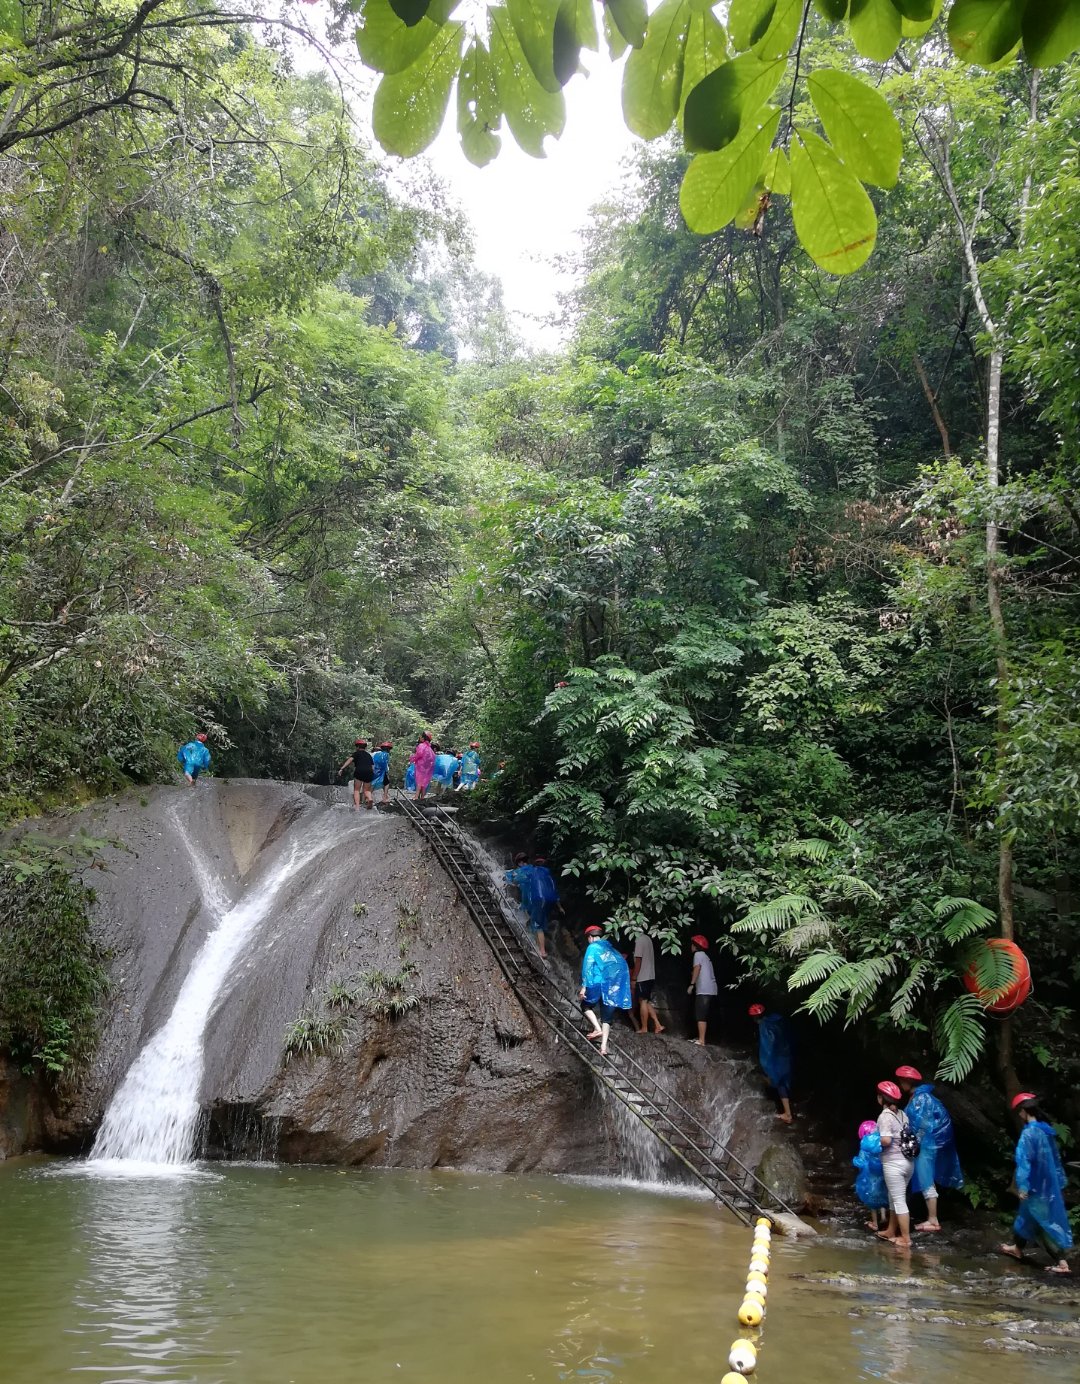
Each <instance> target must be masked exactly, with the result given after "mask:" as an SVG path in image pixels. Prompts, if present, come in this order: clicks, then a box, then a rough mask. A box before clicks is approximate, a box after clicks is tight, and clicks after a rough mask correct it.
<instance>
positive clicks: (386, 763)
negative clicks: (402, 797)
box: [371, 740, 394, 803]
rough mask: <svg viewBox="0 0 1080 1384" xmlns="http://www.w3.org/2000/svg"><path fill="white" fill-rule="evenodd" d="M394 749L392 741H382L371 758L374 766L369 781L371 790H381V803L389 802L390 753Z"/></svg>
mask: <svg viewBox="0 0 1080 1384" xmlns="http://www.w3.org/2000/svg"><path fill="white" fill-rule="evenodd" d="M393 748H394V742H393V741H392V740H384V741H383V742H382V744H381V745H380V746H379V748H378V749H377V750H376V751H375V753H374V754H373V755H372V756H371V758H372V760H373V762H374V764H375V777H374V778H373V779H372V780H371V787H372V790H374V789H376V788H381V789H382V801H383V802H384V803H388V802H389V801H390V751H391V750H392V749H393Z"/></svg>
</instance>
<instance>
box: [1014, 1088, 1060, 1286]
mask: <svg viewBox="0 0 1080 1384" xmlns="http://www.w3.org/2000/svg"><path fill="white" fill-rule="evenodd" d="M1012 1108H1013V1109H1014V1110H1015V1111H1016V1112H1017V1114H1018V1115H1019V1117H1020V1123H1021V1129H1020V1138H1019V1140H1018V1142H1017V1145H1016V1191H1017V1195H1018V1196H1019V1198H1020V1210H1019V1211H1018V1212H1017V1213H1016V1220H1015V1221H1013V1243H1012V1244H1011V1245H1002V1246H1001V1247H1000V1248H1001V1252H1002V1254H1007V1255H1008V1256H1009V1258H1010V1259H1020V1260H1022V1259H1023V1257H1024V1249H1025V1248H1026V1246H1027V1245H1028V1244H1029V1243H1030V1242H1031V1241H1033V1240H1034V1241H1036V1242H1037V1243H1038V1244H1040V1245H1042V1247H1043V1249H1044V1250H1045V1251H1046V1252H1047V1254H1048V1255H1049V1256H1050V1261H1051V1262H1050V1264H1049V1265H1048V1267H1047V1273H1053V1274H1068V1273H1071V1270H1070V1268H1069V1261H1068V1260H1067V1259H1066V1258H1065V1254H1066V1251H1067V1250H1070V1249H1072V1242H1073V1239H1072V1229H1071V1228H1070V1226H1069V1215H1068V1212H1067V1211H1066V1210H1065V1198H1064V1197H1063V1196H1062V1193H1063V1192H1064V1190H1065V1169H1064V1168H1063V1167H1062V1166H1061V1155H1060V1154H1059V1153H1058V1146H1057V1135H1056V1134H1055V1133H1054V1131H1053V1128H1052V1126H1051V1125H1050V1122H1049V1120H1047V1119H1046V1117H1045V1116H1044V1115H1043V1113H1042V1111H1041V1110H1040V1109H1039V1105H1038V1101H1037V1098H1036V1097H1035V1096H1034V1095H1033V1094H1032V1092H1030V1091H1023V1092H1021V1094H1020V1095H1018V1096H1016V1097H1015V1098H1014V1100H1013V1103H1012Z"/></svg>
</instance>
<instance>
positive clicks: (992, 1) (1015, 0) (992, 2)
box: [949, 0, 1024, 66]
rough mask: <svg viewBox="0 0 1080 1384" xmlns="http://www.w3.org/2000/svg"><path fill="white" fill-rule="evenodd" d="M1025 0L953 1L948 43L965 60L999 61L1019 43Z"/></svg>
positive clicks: (981, 62) (983, 62) (984, 64)
mask: <svg viewBox="0 0 1080 1384" xmlns="http://www.w3.org/2000/svg"><path fill="white" fill-rule="evenodd" d="M1023 17H1024V0H954V2H953V6H952V9H951V10H950V11H949V42H950V43H951V44H952V47H953V52H954V53H956V55H957V57H960V58H963V60H964V61H965V62H971V63H980V64H982V65H983V66H988V65H990V64H992V63H996V62H1000V61H1001V59H1002V58H1004V57H1005V56H1006V54H1007V53H1008V52H1009V50H1010V49H1012V48H1014V47H1015V46H1016V44H1018V43H1019V42H1020V27H1021V21H1022V20H1023Z"/></svg>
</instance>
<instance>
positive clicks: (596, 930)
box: [585, 923, 604, 937]
mask: <svg viewBox="0 0 1080 1384" xmlns="http://www.w3.org/2000/svg"><path fill="white" fill-rule="evenodd" d="M603 930H604V929H603V928H602V927H601V926H600V925H599V924H598V923H590V924H589V926H588V927H587V928H586V929H585V936H586V937H599V936H600V934H601V933H602V932H603Z"/></svg>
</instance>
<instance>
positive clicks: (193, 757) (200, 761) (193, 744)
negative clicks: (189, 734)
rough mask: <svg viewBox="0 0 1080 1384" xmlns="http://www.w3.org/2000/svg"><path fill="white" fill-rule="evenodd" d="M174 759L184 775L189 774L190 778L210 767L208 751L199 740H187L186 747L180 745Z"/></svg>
mask: <svg viewBox="0 0 1080 1384" xmlns="http://www.w3.org/2000/svg"><path fill="white" fill-rule="evenodd" d="M176 757H177V759H178V760H179V761H180V764H181V767H182V768H183V770H184V773H185V774H190V775H191V776H192V778H194V777H195V776H196V775H197V774H198V773H200V772H201V771H202V770H203V769H209V767H210V751H209V750H208V749H207V748H206V746H205V745H204V744H203V742H202V741H201V740H189V741H188V742H187V744H186V745H181V746H180V748H179V749H178V750H177V752H176Z"/></svg>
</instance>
